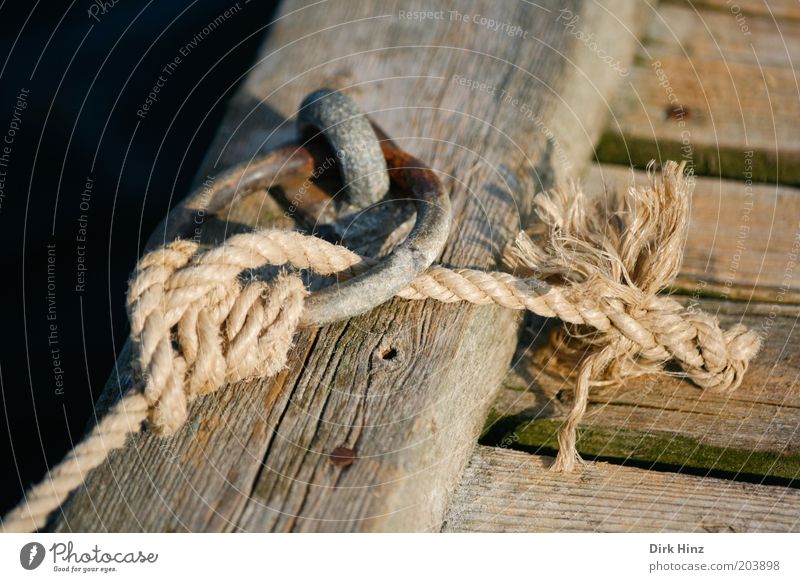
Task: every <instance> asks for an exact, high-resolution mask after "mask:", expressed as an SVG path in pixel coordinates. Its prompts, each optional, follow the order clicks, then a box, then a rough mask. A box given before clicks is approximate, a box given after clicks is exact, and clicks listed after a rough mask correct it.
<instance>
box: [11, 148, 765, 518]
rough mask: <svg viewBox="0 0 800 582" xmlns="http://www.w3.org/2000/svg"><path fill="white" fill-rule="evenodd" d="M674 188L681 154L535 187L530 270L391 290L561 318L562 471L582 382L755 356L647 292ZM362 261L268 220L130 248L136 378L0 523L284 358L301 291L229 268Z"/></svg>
mask: <svg viewBox="0 0 800 582" xmlns="http://www.w3.org/2000/svg"><path fill="white" fill-rule="evenodd" d="M690 195H691V183H690V182H689V181H688V180H687V179H686V178H685V177H684V176H683V165H681V166H678V165H677V164H675V163H672V162H670V163H667V164H666V165H665V166H664V169H663V171H662V180H661V181H658V180H656V179H655V177H653V176H652V173H651V184H650V186H649V187H648V188H640V189H633V188H632V189H630V190H629V192H628V195H627V196H625V197H621V198H619V199H613V200H612V201H611V202H610V203H608V204H605V205H600V203H599V202H598V203H595V204H590V203H589V202H588V201H587V200H586V199H585V198H584V197H583V195H582V194H581V193H580V192H579V191H578V192H565V191H561V190H557V191H555V192H554V193H553V194H552V195H550V196H543V195H539V196H538V197H537V199H536V204H537V210H538V213H539V216H540V218H541V219H542V224H543V226H544V227H546V228H544V229H543V231H542V233H541V234H540V235H539V236H534V237H533V238H531V237H529V236H528V235H526V234H524V233H521V234H520V235H519V236H518V238H517V240H516V241H515V245H514V248H513V250H512V256H511V257H510V258H509V263H510V264H511V266H513V267H514V269H515V270H516V271H517V272H518V273H519V274H522V275H523V276H524V275H535V276H536V278H535V279H534V278H531V277H527V278H524V277H523V278H521V277H517V276H514V275H511V274H508V273H501V272H483V271H477V270H472V269H448V268H446V267H442V266H437V265H434V266H432V267H431V268H430V269H428V270H427V271H426V272H425V273H424V274H423V275H422V276H420V277H418V278H417V279H416V280H415V281H414V282H413V283H412V284H411V285H410V286H409V287H407V288H406V289H404V290H403V291H401V292H400V293H399V294H398V296H399V297H403V298H406V299H435V300H437V301H441V302H446V303H452V302H458V301H467V302H470V303H473V304H477V305H488V304H497V305H501V306H503V307H507V308H511V309H520V310H522V309H525V310H529V311H532V312H533V313H536V314H538V315H541V316H544V317H558V318H560V319H562V320H563V321H564V322H565V324H566V326H565V328H564V330H561V331H560V332H559V333H557V334H556V335H555V336H554V338H553V339H554V341H557V342H564V341H566V342H567V343H566V345H567V347H568V350H566V352H567V353H568V354H572V355H573V356H574V357H575V358H576V359H577V369H578V372H577V378H576V388H575V401H574V404H573V408H572V410H571V411H570V413H569V415H568V416H567V419H566V421H565V423H564V426H563V428H562V430H561V432H560V434H559V446H560V448H559V454H558V457H557V459H556V463H555V465H554V467H555V468H556V469H557V470H565V471H569V470H572V469H573V467H574V465H575V463H576V462H577V461H579V460H580V458H579V457H578V455H577V452H576V448H575V439H576V428H577V426H578V424H579V423H580V420H581V419H582V417H583V415H584V413H585V411H586V406H587V403H588V398H589V392H590V388H591V386H592V384H593V383H594V382H597V381H599V380H601V379H602V380H604V381H605V382H607V381H608V380H609V379H611V380H612V381H619V380H622V379H623V378H625V377H630V376H632V375H634V374H637V375H638V374H642V373H645V372H654V371H658V370H660V369H661V367H662V366H663V364H664V363H665V362H667V361H670V360H674V361H676V362H677V363H678V364H679V365H680V366H681V368H682V369H683V371H684V373H685V374H686V376H687V377H688V378H690V379H691V380H692V381H693V382H694V383H695V384H697V385H698V386H700V387H702V388H705V389H710V390H715V391H727V390H733V389H735V388H736V387H738V386H739V384H740V383H741V381H742V376H743V374H744V372H745V370H746V369H747V366H748V363H749V361H750V360H751V359H752V358H753V357H754V356H755V354H756V353H757V352H758V349H759V346H760V338H759V337H758V335H757V334H755V333H754V332H752V331H747V330H746V329H745V328H744V327H743V326H741V325H736V326H733V327H732V328H731V329H729V330H727V331H723V330H722V329H721V328H720V326H719V323H718V321H717V319H716V318H715V317H713V316H711V315H709V314H704V313H694V312H688V311H687V310H685V309H683V307H682V306H681V305H680V304H679V303H677V302H676V301H675V300H673V299H671V298H669V297H666V296H662V295H658V294H657V293H658V292H659V291H660V290H661V289H663V288H664V287H665V286H666V285H668V284H669V283H670V282H671V281H672V280H673V279H674V278H675V276H676V275H677V272H678V268H679V266H680V260H681V255H682V245H683V243H684V240H685V235H686V228H687V224H688V213H689V199H690ZM374 263H375V261H374V260H372V259H366V258H364V257H361V256H359V255H357V254H356V253H353V252H352V251H349V250H347V249H346V248H344V247H341V246H337V245H333V244H330V243H328V242H325V241H323V240H321V239H318V238H315V237H310V236H305V235H303V234H300V233H297V232H287V231H279V230H266V231H261V232H254V233H248V234H241V235H237V236H234V237H231V238H230V239H228V240H227V241H226V242H225V244H223V245H222V246H220V247H217V248H215V249H211V250H208V251H206V252H199V251H198V247H197V245H196V244H194V243H191V242H187V241H175V242H173V243H171V244H169V245H167V246H166V247H164V248H163V249H159V250H156V251H154V252H152V253H150V254H148V255H146V256H145V257H144V258H143V259H142V260H141V261H140V262H139V265H138V267H137V270H136V273H135V276H134V278H133V281H132V283H131V287H130V290H129V293H128V306H129V315H130V320H131V339H132V340H133V342H134V367H135V371H136V373H137V376H138V377H139V378H141V382H140V383H139V384H137V386H136V387H135V388H134V389H132V391H131V392H129V393H128V394H127V395H125V396H124V397H123V398H122V400H121V401H120V402H119V403H118V404H117V405H116V406H115V407H113V408H112V409H111V411H110V412H109V413H108V415H107V416H106V417H105V418H104V419H103V420H102V421H101V422H100V423H99V424H98V425H97V426H96V427H95V428H94V430H93V431H92V432H91V433H90V434H89V436H88V437H87V438H86V439H85V440H84V441H83V442H81V443H80V444H79V445H78V446H77V447H76V448H75V449H74V450H73V451H72V452H71V453H70V454H69V455H68V456H67V458H66V459H65V460H64V461H63V462H62V463H61V464H60V465H59V466H57V467H56V468H55V469H53V470H52V471H51V472H49V473H48V475H47V476H46V477H45V479H44V481H43V482H42V483H41V484H39V485H37V486H36V487H34V488H33V489H31V490H30V491H29V492H28V494H27V496H26V499H25V500H24V501H23V502H22V503H21V504H20V505H19V506H18V507H17V508H16V509H14V510H13V511H12V512H11V513H10V514H9V515H8V516H6V518H5V519H4V521H3V529H4V530H5V531H27V530H30V529H35V528H39V527H42V526H43V525H44V523H45V521H46V519H47V516H48V515H49V514H50V513H51V512H52V511H53V510H54V509H56V508H57V507H59V506H60V504H61V503H62V502H63V501H64V499H65V498H66V497H67V495H68V494H69V493H70V492H71V491H72V490H73V489H74V488H76V487H78V486H79V485H80V484H81V483H82V482H83V480H84V478H85V475H86V473H87V472H88V471H90V470H91V469H92V468H94V467H96V466H98V465H99V464H100V463H102V462H103V461H104V460H105V459H106V458H107V457H108V454H109V453H110V452H111V450H113V449H116V448H120V447H122V446H123V445H124V441H125V438H126V436H127V434H129V433H131V432H136V431H138V430H139V427H140V425H141V423H142V421H143V420H144V419H145V417H147V418H148V419H149V423H150V425H151V426H152V427H153V428H154V429H155V430H157V431H158V432H160V433H162V434H172V433H174V432H175V431H176V430H177V429H178V428H179V427H180V426H181V425H182V424H183V423H184V421H185V420H186V415H187V406H188V404H189V403H190V402H191V400H192V399H193V398H194V397H195V396H196V395H198V394H203V393H206V392H209V391H212V390H215V389H216V388H217V387H218V386H220V385H223V384H225V383H231V382H235V381H237V380H240V379H243V378H248V377H253V376H271V375H273V374H275V373H276V372H278V371H279V370H280V369H282V368H283V367H284V366H285V364H286V359H287V353H288V351H289V349H290V347H291V344H292V337H293V335H294V332H295V330H296V328H297V326H298V323H299V321H300V318H301V315H302V311H303V299H304V297H305V294H306V291H305V288H304V286H303V284H302V282H301V280H300V278H299V276H298V275H296V274H292V275H288V274H281V275H280V276H279V277H277V279H276V281H275V282H274V283H273V284H272V285H269V284H267V283H264V282H262V281H260V280H258V279H257V278H256V277H254V276H251V277H249V278H248V279H247V281H246V282H245V283H244V284H243V283H242V282H241V279H242V275H243V273H246V272H248V271H252V270H254V269H258V268H260V267H262V266H264V265H267V264H269V265H275V266H292V267H294V268H295V269H307V270H311V271H314V272H316V273H317V274H320V275H337V276H339V277H351V276H354V275H356V274H358V273H361V272H364V271H365V270H367V269H369V268H370V266H371V265H373V264H374ZM566 369H567V370H570V369H574V366H569V367H568V368H566ZM565 373H567V374H568V373H569V372H565Z"/></svg>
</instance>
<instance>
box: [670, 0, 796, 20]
mask: <svg viewBox="0 0 800 582" xmlns="http://www.w3.org/2000/svg"><path fill="white" fill-rule="evenodd" d="M688 1H690V2H691V4H692V5H694V6H695V7H696V8H701V7H702V8H706V7H708V8H715V9H717V10H719V11H720V12H724V13H726V14H730V15H732V16H734V17H736V16H737V15H739V14H741V15H742V16H744V17H745V18H747V17H748V16H751V15H752V16H770V17H775V19H776V20H781V19H793V20H798V19H800V6H798V4H797V2H795V1H794V0H736V2H733V1H731V0H665V2H662V4H666V3H670V4H677V5H685V4H687V3H688ZM739 20H740V21H741V18H740V19H739ZM746 23H749V20H747V21H746Z"/></svg>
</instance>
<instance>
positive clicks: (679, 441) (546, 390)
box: [482, 299, 800, 481]
mask: <svg viewBox="0 0 800 582" xmlns="http://www.w3.org/2000/svg"><path fill="white" fill-rule="evenodd" d="M689 301H691V300H689ZM694 302H695V304H696V306H697V307H698V308H699V309H703V310H705V311H707V312H710V313H717V314H719V316H720V320H721V321H722V322H723V324H724V327H727V326H730V325H732V324H734V323H743V324H744V325H747V326H748V327H751V328H753V329H756V330H759V331H760V332H761V333H762V335H763V339H764V347H763V348H762V351H761V352H760V353H759V355H758V357H757V358H756V359H755V360H754V361H753V362H752V363H751V366H750V368H749V369H748V371H747V374H745V377H744V382H743V383H742V385H741V386H740V387H739V388H738V389H737V390H736V391H735V392H733V393H731V394H730V395H721V394H712V393H710V392H709V393H706V392H703V391H701V390H700V389H699V388H697V387H696V386H694V385H693V384H691V383H689V382H688V381H684V380H681V379H678V378H671V377H667V376H647V377H643V378H639V379H635V380H631V381H629V382H626V383H625V384H624V385H622V386H618V387H608V388H603V389H600V388H598V389H595V390H593V391H592V394H591V396H590V404H589V408H588V412H587V415H586V417H585V418H584V421H583V423H582V428H581V430H580V431H579V435H580V438H579V440H578V450H579V451H580V452H581V453H582V454H584V455H586V456H589V457H602V458H607V459H614V460H616V461H633V462H636V463H638V464H640V465H644V466H647V465H650V464H654V463H655V464H661V465H665V466H667V465H668V466H670V467H672V468H673V469H679V470H687V471H694V472H701V473H702V472H704V471H717V472H719V473H724V474H726V475H728V476H732V477H733V476H739V477H742V475H743V474H746V475H748V476H749V477H748V478H751V477H753V476H758V475H767V476H772V477H775V478H779V479H781V480H783V481H786V480H797V479H800V383H799V381H800V351H798V349H797V348H798V345H800V343H799V342H800V339H798V338H799V337H800V336H798V333H800V332H798V330H797V327H796V322H797V317H798V314H800V310H798V309H797V308H796V307H795V308H794V311H793V312H789V313H786V312H784V313H781V312H780V310H776V309H772V308H769V309H768V310H766V309H764V310H756V311H758V312H757V313H747V312H746V311H745V307H744V305H743V304H731V303H728V304H727V306H728V307H729V308H730V310H729V312H728V313H725V312H724V311H723V309H722V307H723V306H725V305H726V304H725V303H717V302H714V301H710V300H705V299H700V300H694ZM737 311H738V313H737ZM533 331H538V327H537V326H535V325H534V326H533ZM529 335H530V334H529ZM546 335H547V334H546V333H540V334H539V337H538V339H537V340H536V342H535V343H534V344H533V345H531V338H529V340H528V341H527V342H523V343H522V344H521V348H520V351H519V352H518V355H517V356H518V357H517V358H516V359H515V361H516V364H515V366H514V369H513V370H512V372H510V373H509V375H508V376H507V377H506V380H505V381H504V389H503V390H501V392H500V394H499V395H498V398H497V400H495V403H494V405H493V409H492V414H491V416H490V421H489V422H488V425H487V429H486V431H487V432H486V434H485V435H484V438H483V441H482V442H484V443H486V444H498V443H501V442H508V443H509V446H512V447H514V448H524V449H525V450H530V451H541V450H548V451H550V450H553V449H555V448H556V446H557V444H556V440H555V434H556V432H557V431H558V428H559V426H560V424H561V421H562V419H563V418H564V417H565V415H566V412H567V410H568V408H569V406H570V397H571V393H572V386H573V384H572V381H570V380H562V379H560V378H555V377H553V376H551V375H549V374H548V373H547V371H546V370H547V362H548V360H549V358H551V357H552V358H557V357H558V353H557V351H556V352H555V353H554V352H552V351H549V350H548V349H546V348H541V347H540V345H539V344H541V343H542V341H543V340H544V339H545V336H546ZM542 364H544V365H542Z"/></svg>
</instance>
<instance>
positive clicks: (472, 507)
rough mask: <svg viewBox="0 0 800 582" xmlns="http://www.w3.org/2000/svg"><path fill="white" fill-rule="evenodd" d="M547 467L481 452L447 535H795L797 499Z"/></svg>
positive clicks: (692, 480)
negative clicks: (511, 533)
mask: <svg viewBox="0 0 800 582" xmlns="http://www.w3.org/2000/svg"><path fill="white" fill-rule="evenodd" d="M551 462H552V459H550V458H548V457H540V456H537V455H528V454H526V453H521V452H518V451H509V450H503V449H500V448H498V447H483V446H479V447H477V448H476V449H475V452H474V453H473V455H472V459H471V461H470V464H469V466H468V468H467V470H466V473H465V475H464V479H463V481H462V482H461V485H459V487H458V489H457V490H456V492H455V495H454V496H453V502H452V504H451V505H450V508H449V509H448V511H447V516H446V519H445V526H444V531H449V532H669V531H674V532H701V533H702V532H791V531H794V532H796V531H800V491H798V490H797V489H787V488H784V487H770V486H766V485H754V484H750V483H736V482H732V481H723V480H720V479H712V478H700V477H693V476H689V475H680V474H676V473H661V472H656V471H643V470H641V469H634V468H630V467H620V466H617V465H608V464H606V463H587V465H586V467H585V468H584V469H583V470H582V471H581V472H579V473H574V474H563V473H555V472H550V471H548V467H549V466H550V463H551Z"/></svg>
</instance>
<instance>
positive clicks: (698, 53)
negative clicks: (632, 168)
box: [597, 2, 800, 185]
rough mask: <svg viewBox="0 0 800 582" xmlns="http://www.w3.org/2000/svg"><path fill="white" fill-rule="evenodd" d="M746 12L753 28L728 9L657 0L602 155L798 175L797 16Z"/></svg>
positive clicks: (779, 177)
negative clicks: (647, 31)
mask: <svg viewBox="0 0 800 582" xmlns="http://www.w3.org/2000/svg"><path fill="white" fill-rule="evenodd" d="M745 21H746V24H747V26H748V29H747V30H744V29H743V28H741V26H740V23H739V22H738V21H737V20H736V18H735V15H734V14H732V13H731V12H730V11H729V10H728V11H725V10H722V9H719V10H717V9H714V8H705V7H693V6H692V5H691V4H690V3H688V2H687V3H682V4H677V5H676V4H666V5H661V6H659V8H658V9H657V10H656V14H655V15H654V17H653V18H652V19H651V26H650V30H649V33H648V36H647V38H646V39H645V42H644V43H643V46H642V47H641V49H640V50H639V53H638V55H637V57H636V62H635V64H634V65H633V66H632V67H631V71H630V77H629V79H628V80H629V81H630V86H629V88H627V89H626V90H625V91H621V92H620V93H619V94H618V96H617V98H616V99H615V100H614V102H613V105H612V108H613V111H614V121H613V122H612V123H611V124H610V126H609V127H608V128H607V130H606V131H605V132H604V134H603V138H602V140H601V142H600V144H599V145H598V150H597V158H598V159H599V160H600V161H601V162H613V163H620V164H625V165H631V164H633V165H636V166H637V167H640V168H643V167H644V166H645V165H646V164H647V162H648V161H650V160H651V159H656V160H658V161H663V160H668V159H678V158H681V159H685V160H687V161H688V162H689V165H690V166H692V167H693V168H694V171H695V172H696V173H697V174H701V175H710V176H722V177H726V178H731V179H735V180H744V179H745V178H746V177H747V176H748V175H749V176H750V177H752V179H753V180H756V181H762V182H768V183H775V182H778V183H783V184H789V185H797V184H800V164H798V162H800V138H798V135H797V132H796V131H795V130H794V127H795V126H796V120H797V119H798V117H799V116H800V85H798V78H797V75H796V71H795V69H796V66H797V62H798V60H799V59H800V42H798V32H800V23H799V22H798V21H797V20H793V19H781V18H774V16H773V15H772V14H768V13H765V14H750V15H748V16H746V18H745ZM745 152H752V155H749V154H747V155H746V153H745Z"/></svg>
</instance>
